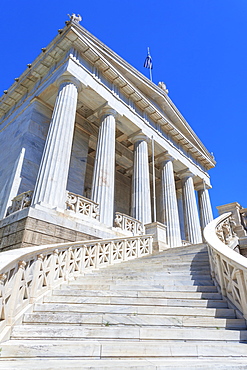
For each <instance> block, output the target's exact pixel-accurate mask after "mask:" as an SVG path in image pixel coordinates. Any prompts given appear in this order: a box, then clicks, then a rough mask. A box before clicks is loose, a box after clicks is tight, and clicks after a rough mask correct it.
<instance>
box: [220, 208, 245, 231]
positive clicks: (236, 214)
mask: <svg viewBox="0 0 247 370" xmlns="http://www.w3.org/2000/svg"><path fill="white" fill-rule="evenodd" d="M216 208H217V210H218V212H219V215H222V214H223V213H227V212H232V220H233V222H234V223H235V226H234V228H233V231H234V232H235V233H236V234H237V236H238V237H239V238H240V237H244V236H246V235H247V232H246V230H245V228H244V226H243V224H242V219H241V210H242V209H243V207H242V206H241V205H240V204H239V203H237V202H233V203H228V204H224V205H223V206H218V207H216Z"/></svg>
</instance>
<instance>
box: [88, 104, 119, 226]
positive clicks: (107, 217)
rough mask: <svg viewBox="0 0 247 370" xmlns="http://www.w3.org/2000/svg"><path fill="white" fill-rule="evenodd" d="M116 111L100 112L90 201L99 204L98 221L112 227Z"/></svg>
mask: <svg viewBox="0 0 247 370" xmlns="http://www.w3.org/2000/svg"><path fill="white" fill-rule="evenodd" d="M115 116H116V111H114V110H113V109H111V108H104V109H103V110H102V111H101V126H100V129H99V135H98V142H97V149H96V156H95V163H94V173H93V185H92V200H93V201H94V202H96V203H99V212H100V221H101V222H103V223H104V224H105V225H108V226H113V208H114V185H115V131H116V121H115Z"/></svg>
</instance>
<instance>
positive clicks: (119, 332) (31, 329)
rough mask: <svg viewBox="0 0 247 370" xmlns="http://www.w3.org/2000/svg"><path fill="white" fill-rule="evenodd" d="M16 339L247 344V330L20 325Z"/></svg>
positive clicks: (16, 332) (16, 327) (13, 330)
mask: <svg viewBox="0 0 247 370" xmlns="http://www.w3.org/2000/svg"><path fill="white" fill-rule="evenodd" d="M11 338H13V339H17V338H19V339H22V338H23V339H28V338H29V339H50V338H53V339H55V338H57V339H61V338H68V339H74V340H75V339H82V338H85V339H91V338H92V339H107V340H108V339H111V340H125V339H128V340H138V341H139V340H155V341H157V340H158V341H164V340H168V341H170V340H175V341H184V340H186V341H198V340H199V341H209V340H210V341H237V342H238V341H240V340H241V341H247V331H246V330H218V329H213V328H210V329H208V328H204V329H202V328H193V330H191V329H190V328H169V330H167V329H166V328H163V327H157V326H156V327H155V328H153V327H137V326H132V327H130V326H128V327H127V326H115V325H114V326H111V325H109V326H104V327H102V326H90V325H87V326H84V325H73V330H72V329H71V325H66V324H64V325H59V324H57V325H53V324H49V325H41V324H40V325H34V324H33V325H29V324H26V325H17V326H15V327H14V328H13V329H12V334H11Z"/></svg>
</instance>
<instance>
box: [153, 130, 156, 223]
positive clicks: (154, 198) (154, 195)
mask: <svg viewBox="0 0 247 370" xmlns="http://www.w3.org/2000/svg"><path fill="white" fill-rule="evenodd" d="M152 164H153V208H154V216H153V220H154V222H156V194H155V167H154V137H153V136H152Z"/></svg>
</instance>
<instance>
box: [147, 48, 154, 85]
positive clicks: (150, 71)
mask: <svg viewBox="0 0 247 370" xmlns="http://www.w3.org/2000/svg"><path fill="white" fill-rule="evenodd" d="M148 55H149V56H150V51H149V47H148ZM149 76H150V81H151V82H153V78H152V65H151V64H150V66H149Z"/></svg>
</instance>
